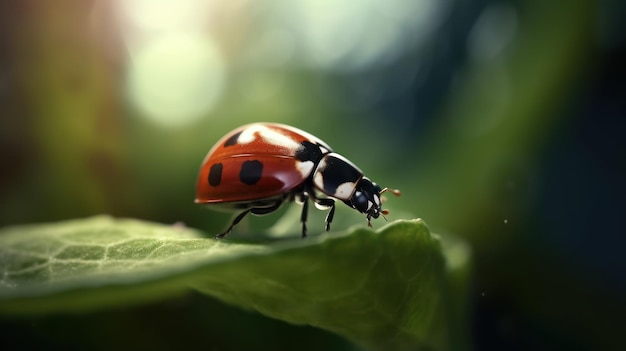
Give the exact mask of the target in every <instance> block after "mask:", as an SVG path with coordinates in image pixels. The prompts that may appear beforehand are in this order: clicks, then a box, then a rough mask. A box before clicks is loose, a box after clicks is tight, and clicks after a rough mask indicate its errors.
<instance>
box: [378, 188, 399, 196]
mask: <svg viewBox="0 0 626 351" xmlns="http://www.w3.org/2000/svg"><path fill="white" fill-rule="evenodd" d="M386 191H389V192H391V193H392V194H394V195H395V196H400V195H402V193H401V192H400V190H398V189H391V188H384V189H383V190H381V191H380V193H378V194H379V195H380V194H382V193H384V192H386Z"/></svg>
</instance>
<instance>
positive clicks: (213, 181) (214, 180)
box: [209, 163, 223, 186]
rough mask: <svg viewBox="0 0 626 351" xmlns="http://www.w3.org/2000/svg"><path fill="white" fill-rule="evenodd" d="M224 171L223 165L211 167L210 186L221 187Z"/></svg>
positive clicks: (218, 164)
mask: <svg viewBox="0 0 626 351" xmlns="http://www.w3.org/2000/svg"><path fill="white" fill-rule="evenodd" d="M222 169H223V166H222V164H221V163H216V164H214V165H213V166H211V170H210V171H209V185H211V186H218V185H220V183H221V182H222Z"/></svg>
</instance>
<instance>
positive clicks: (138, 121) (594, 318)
mask: <svg viewBox="0 0 626 351" xmlns="http://www.w3.org/2000/svg"><path fill="white" fill-rule="evenodd" d="M145 3H146V4H147V5H146V4H143V5H142V2H139V1H126V2H125V1H108V2H105V1H67V0H64V1H55V2H46V1H35V0H31V1H3V2H2V4H1V5H0V116H2V118H1V119H0V160H2V163H1V169H0V194H1V197H0V224H1V225H2V226H8V225H13V224H20V223H34V222H47V221H56V220H63V219H68V218H77V217H85V216H90V215H95V214H100V213H108V214H112V215H115V216H121V217H135V218H141V219H146V220H153V221H158V222H162V223H174V222H179V221H180V222H184V223H185V224H187V225H188V226H190V227H195V228H201V229H202V230H204V231H206V232H207V233H208V234H211V233H215V232H218V231H219V230H220V229H222V228H223V227H224V225H225V224H226V223H227V221H228V220H229V216H228V215H224V214H222V213H217V212H212V211H207V210H206V209H203V208H200V207H198V206H196V205H194V204H193V198H194V185H195V177H196V175H197V171H198V167H199V165H200V162H201V161H202V159H203V157H204V155H205V154H206V152H207V151H208V150H209V148H210V147H211V146H212V145H213V143H214V142H215V141H216V140H217V139H218V138H219V137H221V136H222V135H223V134H225V133H226V132H228V131H229V130H231V129H233V128H235V127H237V126H239V125H242V124H245V123H249V122H253V121H273V122H282V123H287V124H291V125H294V126H297V127H299V128H302V129H304V130H307V131H309V132H311V133H313V134H315V135H317V136H318V137H320V138H322V139H323V140H325V141H326V142H328V143H329V144H330V145H331V146H332V147H333V148H334V149H335V151H338V152H340V153H342V154H343V155H344V156H346V157H348V158H349V159H351V160H352V161H353V162H355V163H356V164H358V165H359V167H361V168H362V169H363V170H364V171H365V173H366V174H367V175H368V176H369V177H371V178H372V179H374V180H375V181H377V182H378V183H380V184H381V185H383V186H390V187H394V188H399V189H401V190H402V191H403V196H402V197H401V198H398V199H395V198H394V199H390V201H389V204H388V205H389V208H390V210H391V214H390V216H389V219H390V220H394V219H398V218H414V217H420V218H423V219H424V220H425V221H426V222H427V223H428V224H429V226H430V228H431V229H432V230H433V231H434V232H440V233H452V234H455V235H458V236H460V237H463V238H465V239H466V240H467V241H468V242H469V243H470V244H471V246H472V249H473V256H474V282H473V289H472V296H471V297H470V299H471V305H472V319H471V326H469V327H470V328H471V331H472V346H473V348H474V349H476V350H558V349H563V350H618V349H621V347H620V346H622V344H623V341H622V339H623V335H624V333H626V322H625V318H624V316H625V313H626V280H625V279H624V273H623V272H624V271H626V260H625V259H624V256H623V251H624V248H625V247H626V246H625V245H624V242H625V241H626V237H625V235H624V234H625V233H626V230H625V229H626V228H625V220H624V213H626V211H625V209H624V207H625V206H624V203H625V202H626V189H625V182H624V179H626V155H625V150H626V142H625V141H624V138H623V134H624V130H625V129H624V125H625V118H626V88H625V82H626V27H625V25H624V21H623V18H624V15H626V6H625V5H624V4H623V2H620V1H618V0H602V1H591V0H574V1H551V2H544V1H538V0H537V1H534V0H533V1H487V0H482V1H458V0H456V1H455V0H448V1H415V2H403V1H389V2H386V3H385V4H384V5H381V4H377V3H376V2H374V1H363V2H360V3H359V4H355V2H350V1H337V2H336V3H333V4H322V3H318V4H317V3H316V2H313V1H302V2H298V4H294V3H291V2H289V1H276V2H271V1H260V2H259V1H245V0H242V1H235V2H227V1H187V2H185V3H184V4H183V3H182V2H181V4H180V5H178V6H174V7H168V5H164V4H160V2H158V4H157V3H150V2H145ZM129 4H130V5H129ZM133 4H135V5H133ZM316 4H317V5H316ZM169 6H172V5H169ZM322 215H323V214H317V215H316V216H317V217H316V216H313V217H314V218H313V219H312V221H315V220H316V219H315V218H318V219H319V218H322V217H320V216H322ZM278 217H280V216H279V215H274V216H270V217H265V218H262V219H252V220H251V224H250V226H254V227H255V228H257V227H258V228H259V230H263V228H267V227H269V226H271V224H272V223H273V222H275V221H276V220H277V218H278ZM338 217H340V218H337V226H336V229H338V230H339V229H345V228H347V227H348V226H350V225H353V224H355V223H359V222H358V221H362V220H363V219H362V218H361V216H358V215H357V214H352V213H350V211H339V212H338ZM380 225H382V224H381V223H379V222H377V223H376V226H380ZM312 227H313V226H312ZM319 227H320V228H321V225H320V226H319ZM0 330H1V331H0V335H2V340H3V341H2V343H3V349H36V348H42V347H47V346H51V345H52V346H59V347H65V348H67V349H111V348H113V347H115V348H118V347H121V348H123V349H131V348H132V349H136V348H139V347H141V348H143V347H150V348H152V349H171V348H174V347H183V348H202V349H216V350H217V349H219V350H231V349H232V350H238V349H257V348H260V347H262V348H267V349H295V348H298V349H307V350H319V349H334V350H343V349H350V348H352V347H353V346H351V345H350V344H348V343H347V342H345V341H344V340H342V339H340V338H338V337H336V336H333V335H330V334H328V333H326V332H324V331H320V330H317V329H314V328H311V327H305V326H292V325H288V324H285V323H282V322H280V321H275V320H270V319H268V318H265V317H262V316H259V315H257V314H254V313H251V312H246V311H241V310H239V309H236V308H232V307H229V306H225V305H222V304H220V303H219V302H217V301H214V300H212V299H210V298H208V297H206V296H202V295H199V294H197V293H189V294H188V295H186V296H182V297H180V298H177V299H172V300H170V301H163V302H162V303H158V304H151V305H146V306H129V307H120V308H118V309H113V310H107V311H101V312H95V313H89V314H78V315H54V316H41V317H36V318H17V317H12V316H2V317H0ZM5 346H6V347H5Z"/></svg>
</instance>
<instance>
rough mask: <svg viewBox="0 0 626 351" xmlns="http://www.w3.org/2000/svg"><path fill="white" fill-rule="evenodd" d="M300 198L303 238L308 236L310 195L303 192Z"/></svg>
mask: <svg viewBox="0 0 626 351" xmlns="http://www.w3.org/2000/svg"><path fill="white" fill-rule="evenodd" d="M300 200H301V201H302V214H301V215H300V222H301V223H302V239H304V238H306V220H307V217H308V216H309V197H308V196H307V195H306V194H305V193H302V195H300Z"/></svg>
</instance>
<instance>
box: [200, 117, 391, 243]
mask: <svg viewBox="0 0 626 351" xmlns="http://www.w3.org/2000/svg"><path fill="white" fill-rule="evenodd" d="M385 191H387V188H384V189H381V188H380V187H379V186H378V185H376V183H374V182H372V181H371V180H369V179H368V178H367V177H365V176H363V172H362V171H361V170H360V169H359V168H358V167H357V166H355V165H354V164H353V163H352V162H350V161H349V160H348V159H346V158H345V157H343V156H341V155H340V154H337V153H335V152H333V150H332V149H331V148H330V146H328V144H326V143H325V142H323V141H322V140H320V139H319V138H317V137H315V136H313V135H311V134H309V133H307V132H305V131H302V130H300V129H297V128H294V127H291V126H288V125H284V124H277V123H254V124H248V125H244V126H242V127H239V128H237V129H235V130H233V131H231V132H230V133H228V134H226V135H225V136H224V137H223V138H222V139H220V140H219V141H218V142H217V144H215V145H214V146H213V148H211V150H210V151H209V153H208V154H207V156H206V157H205V158H204V161H203V162H202V166H201V168H200V173H199V176H198V182H197V186H196V201H195V202H196V203H197V204H206V205H213V206H216V207H219V208H222V209H228V210H234V211H241V213H240V214H239V215H237V217H235V219H234V220H233V222H232V223H231V225H230V226H229V227H228V228H227V229H226V231H224V232H223V233H221V234H218V235H216V236H215V238H216V239H220V238H223V237H224V236H226V235H228V234H229V233H230V232H231V230H232V229H233V227H234V226H235V225H237V223H239V221H241V219H242V218H244V217H245V216H246V215H247V214H248V213H252V214H254V215H264V214H268V213H271V212H274V211H276V210H277V209H278V208H279V207H280V206H281V205H282V204H283V203H284V202H286V201H294V200H295V201H296V202H298V203H300V204H302V205H303V208H302V215H301V217H300V220H301V222H302V237H303V238H304V237H306V234H307V228H306V220H307V213H308V203H309V201H308V200H312V201H313V202H314V203H315V204H316V206H317V207H318V208H320V209H330V210H329V212H328V215H327V217H326V230H327V231H328V230H330V224H331V222H332V221H333V216H334V214H335V199H337V200H341V201H343V202H344V203H345V204H346V205H348V206H350V207H352V208H354V209H355V210H357V211H359V212H361V213H365V214H366V215H367V216H366V218H367V224H368V226H370V227H371V226H372V225H371V223H370V219H371V218H378V217H379V216H380V215H381V214H382V215H383V217H384V215H386V214H387V213H388V211H387V210H383V209H381V205H382V200H381V194H382V193H384V192H385ZM390 191H391V192H392V193H394V194H395V195H399V194H400V192H399V191H398V190H390Z"/></svg>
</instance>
